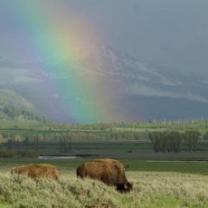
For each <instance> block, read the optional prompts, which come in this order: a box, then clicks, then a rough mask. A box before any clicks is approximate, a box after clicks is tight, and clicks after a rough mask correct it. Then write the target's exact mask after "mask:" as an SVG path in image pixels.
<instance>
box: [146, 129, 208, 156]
mask: <svg viewBox="0 0 208 208" xmlns="http://www.w3.org/2000/svg"><path fill="white" fill-rule="evenodd" d="M207 136H208V134H206V135H205V137H204V139H207ZM149 138H150V140H151V142H152V144H153V148H154V151H155V152H180V151H181V150H182V147H183V150H185V151H195V150H196V148H197V144H198V143H199V141H200V139H201V134H200V133H199V132H198V131H193V130H188V131H185V132H183V133H182V132H178V131H163V132H151V133H150V134H149Z"/></svg>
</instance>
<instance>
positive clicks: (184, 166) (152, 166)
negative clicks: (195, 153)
mask: <svg viewBox="0 0 208 208" xmlns="http://www.w3.org/2000/svg"><path fill="white" fill-rule="evenodd" d="M88 160H90V159H88ZM85 161H86V159H73V160H47V161H45V160H30V159H21V160H19V159H18V160H17V159H3V160H2V159H1V160H0V170H1V171H8V170H9V169H10V168H12V167H14V166H18V165H22V164H32V163H50V164H53V165H56V166H57V167H58V168H59V169H60V170H62V171H64V172H70V171H72V170H75V169H76V167H78V165H79V164H81V163H83V162H85ZM121 161H122V162H123V163H124V164H126V165H128V166H129V167H128V171H147V172H151V171H157V172H158V171H160V172H178V173H191V174H201V175H208V162H207V161H165V160H164V161H161V160H159V161H157V160H154V161H153V160H138V159H121Z"/></svg>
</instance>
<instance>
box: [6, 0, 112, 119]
mask: <svg viewBox="0 0 208 208" xmlns="http://www.w3.org/2000/svg"><path fill="white" fill-rule="evenodd" d="M54 2H55V1H36V0H34V1H28V0H20V1H13V2H12V3H7V4H8V5H9V7H10V9H11V10H12V13H13V14H14V15H15V18H16V21H17V23H18V24H19V25H20V27H21V30H22V32H23V34H27V38H25V40H24V43H25V47H26V48H27V50H26V52H25V56H31V57H32V58H33V60H35V61H36V62H37V63H38V64H37V65H38V67H36V68H35V69H31V70H36V72H35V73H40V74H43V73H44V74H49V75H50V76H53V75H54V76H56V78H55V79H50V81H49V80H47V81H48V83H49V85H50V86H51V88H53V91H54V93H55V94H57V95H59V96H62V97H64V98H65V102H64V103H62V104H60V105H59V106H57V108H60V110H63V111H64V110H66V111H68V112H69V115H70V117H71V120H73V121H74V122H78V123H89V122H91V123H93V122H105V121H109V120H111V121H113V120H114V115H113V113H112V112H111V111H110V110H109V109H108V104H106V101H104V100H103V98H102V89H100V88H99V87H100V86H99V83H100V82H101V80H100V79H102V78H101V77H99V76H96V75H94V72H95V70H96V69H94V66H93V65H92V66H90V67H88V70H86V69H85V65H84V64H82V61H80V60H84V59H85V56H87V55H88V53H89V51H90V50H93V49H92V48H91V43H92V41H93V40H92V37H90V34H93V32H94V31H93V29H92V25H90V24H89V22H87V19H86V18H80V17H76V15H74V16H73V15H70V12H69V10H68V9H66V8H67V6H68V5H67V3H66V1H59V2H58V3H54ZM88 36H89V37H88ZM23 37H24V36H23ZM100 61H102V60H100ZM89 68H90V70H89ZM46 79H47V78H46ZM109 102H110V101H109ZM49 105H50V104H49Z"/></svg>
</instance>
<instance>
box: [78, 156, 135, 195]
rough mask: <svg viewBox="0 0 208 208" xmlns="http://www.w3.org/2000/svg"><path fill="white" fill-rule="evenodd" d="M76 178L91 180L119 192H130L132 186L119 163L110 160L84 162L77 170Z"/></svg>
mask: <svg viewBox="0 0 208 208" xmlns="http://www.w3.org/2000/svg"><path fill="white" fill-rule="evenodd" d="M77 176H78V177H80V178H85V177H88V178H91V179H95V180H99V181H102V182H104V183H105V184H107V185H109V186H116V189H117V190H118V191H120V192H128V191H130V190H132V184H131V183H129V182H128V181H127V179H126V176H125V168H124V166H123V164H122V163H121V162H119V161H118V160H112V159H96V160H93V161H90V162H85V163H84V164H82V165H81V166H79V167H78V168H77Z"/></svg>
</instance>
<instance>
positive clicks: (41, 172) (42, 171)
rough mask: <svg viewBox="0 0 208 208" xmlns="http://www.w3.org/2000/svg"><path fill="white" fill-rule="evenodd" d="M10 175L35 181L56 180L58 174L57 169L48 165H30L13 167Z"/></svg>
mask: <svg viewBox="0 0 208 208" xmlns="http://www.w3.org/2000/svg"><path fill="white" fill-rule="evenodd" d="M11 173H12V174H18V175H25V176H28V177H30V178H33V179H35V180H37V179H39V178H47V179H52V180H58V179H59V176H60V173H59V171H58V170H57V168H56V167H55V166H53V165H49V164H32V165H24V166H19V167H15V168H13V169H12V170H11Z"/></svg>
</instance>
